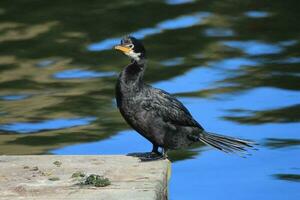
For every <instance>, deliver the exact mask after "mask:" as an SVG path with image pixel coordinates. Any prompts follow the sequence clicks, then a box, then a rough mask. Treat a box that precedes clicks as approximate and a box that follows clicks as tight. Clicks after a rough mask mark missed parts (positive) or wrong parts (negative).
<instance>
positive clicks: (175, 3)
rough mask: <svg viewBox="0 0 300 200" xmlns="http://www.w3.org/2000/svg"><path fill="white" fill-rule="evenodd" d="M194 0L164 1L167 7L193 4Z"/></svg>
mask: <svg viewBox="0 0 300 200" xmlns="http://www.w3.org/2000/svg"><path fill="white" fill-rule="evenodd" d="M193 2H194V0H166V3H167V4H169V5H179V4H185V3H193Z"/></svg>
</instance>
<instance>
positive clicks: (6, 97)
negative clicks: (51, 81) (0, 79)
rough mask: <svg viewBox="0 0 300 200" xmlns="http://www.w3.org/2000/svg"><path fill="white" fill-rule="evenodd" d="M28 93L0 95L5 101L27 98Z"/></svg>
mask: <svg viewBox="0 0 300 200" xmlns="http://www.w3.org/2000/svg"><path fill="white" fill-rule="evenodd" d="M28 97H29V95H28V94H16V95H4V96H0V99H1V100H5V101H18V100H23V99H26V98H28Z"/></svg>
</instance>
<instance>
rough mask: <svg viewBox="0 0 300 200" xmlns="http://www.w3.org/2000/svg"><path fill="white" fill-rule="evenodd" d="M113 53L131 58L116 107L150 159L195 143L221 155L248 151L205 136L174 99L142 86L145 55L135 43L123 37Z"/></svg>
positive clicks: (242, 144) (235, 142) (240, 143)
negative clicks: (148, 144) (145, 142)
mask: <svg viewBox="0 0 300 200" xmlns="http://www.w3.org/2000/svg"><path fill="white" fill-rule="evenodd" d="M115 49H117V50H120V51H121V52H123V53H124V54H126V55H127V56H129V57H130V58H131V63H130V64H129V65H128V66H126V67H125V68H124V69H123V71H122V72H121V73H120V75H119V78H118V82H117V84H116V100H117V106H118V108H119V110H120V112H121V114H122V116H123V117H124V119H125V120H126V122H127V123H128V124H129V125H130V126H131V127H132V128H133V129H135V130H136V131H137V132H138V133H139V134H141V135H142V136H144V137H145V138H146V139H148V140H149V141H150V142H151V143H152V144H153V149H152V154H151V155H156V154H157V155H161V153H160V152H159V151H158V148H159V147H161V148H163V149H164V150H165V151H164V152H166V150H168V149H179V148H183V147H187V146H189V145H191V144H193V143H196V142H203V143H205V144H208V145H210V146H212V147H215V148H217V149H219V150H221V151H224V152H243V151H246V149H245V148H246V147H252V146H251V144H252V142H251V141H248V140H242V139H238V138H233V137H227V136H223V135H218V134H213V133H208V132H206V131H205V130H204V129H203V127H202V126H201V125H200V124H199V123H198V122H197V121H196V120H195V119H193V117H192V115H191V114H190V112H189V111H188V110H187V109H186V107H185V106H184V105H183V104H182V103H181V102H180V101H178V100H177V99H176V98H175V97H174V96H172V95H171V94H169V93H167V92H165V91H163V90H160V89H157V88H154V87H152V86H150V85H147V84H145V83H144V81H143V76H144V71H145V68H146V51H145V48H144V46H143V45H142V43H141V42H140V41H139V40H137V39H136V38H134V37H130V36H128V37H125V38H124V39H122V41H121V44H120V45H118V46H116V47H115ZM163 154H165V153H163ZM164 156H165V155H164Z"/></svg>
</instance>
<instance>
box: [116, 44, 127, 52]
mask: <svg viewBox="0 0 300 200" xmlns="http://www.w3.org/2000/svg"><path fill="white" fill-rule="evenodd" d="M115 49H116V50H119V51H122V52H124V53H128V52H129V51H130V48H128V47H124V46H121V45H117V46H115Z"/></svg>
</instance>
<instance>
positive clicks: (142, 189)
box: [0, 155, 171, 200]
mask: <svg viewBox="0 0 300 200" xmlns="http://www.w3.org/2000/svg"><path fill="white" fill-rule="evenodd" d="M170 170H171V168H170V162H169V161H168V160H158V161H151V162H141V161H140V160H139V159H138V158H135V157H131V156H122V155H26V156H5V155H3V156H0V199H25V200H26V199H86V200H90V199H107V200H115V199H122V200H127V199H128V200H129V199H136V200H139V199H143V200H164V199H167V198H168V179H169V177H170V173H171V172H170ZM79 171H80V172H83V173H84V174H86V175H89V174H98V175H102V176H104V177H107V178H108V179H109V180H110V181H111V185H108V186H106V187H95V186H79V185H78V181H79V180H78V179H74V178H72V174H73V173H74V172H79Z"/></svg>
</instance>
